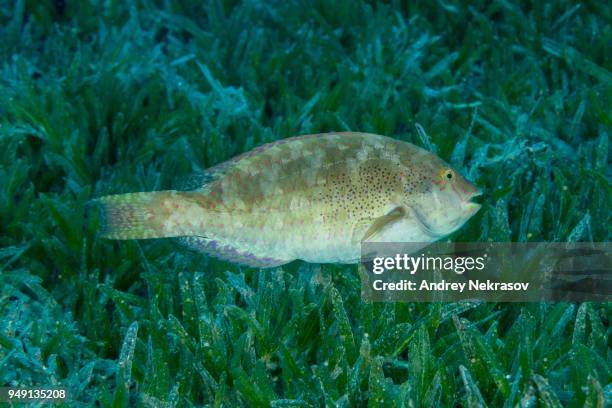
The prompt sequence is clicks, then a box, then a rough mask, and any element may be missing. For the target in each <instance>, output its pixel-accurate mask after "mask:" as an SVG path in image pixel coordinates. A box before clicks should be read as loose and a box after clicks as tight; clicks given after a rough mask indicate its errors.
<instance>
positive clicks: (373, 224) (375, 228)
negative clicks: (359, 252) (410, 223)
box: [353, 207, 406, 242]
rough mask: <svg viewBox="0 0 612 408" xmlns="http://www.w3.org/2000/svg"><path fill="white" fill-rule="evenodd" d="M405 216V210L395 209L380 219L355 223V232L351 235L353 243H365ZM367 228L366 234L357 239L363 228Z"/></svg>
mask: <svg viewBox="0 0 612 408" xmlns="http://www.w3.org/2000/svg"><path fill="white" fill-rule="evenodd" d="M405 215H406V210H404V208H402V207H395V208H394V209H393V210H391V211H389V212H388V213H387V214H385V215H383V216H382V217H378V218H376V219H374V220H372V219H363V220H361V221H360V222H358V223H357V226H356V227H355V230H354V231H355V232H354V233H353V241H358V242H365V241H367V240H368V239H369V238H371V237H373V236H374V235H376V234H378V233H379V232H381V231H382V230H384V229H385V228H386V227H387V226H388V225H391V224H393V223H394V222H396V221H399V220H400V219H402V218H403V217H404V216H405ZM366 223H367V225H368V226H369V227H368V228H367V230H366V232H365V233H364V234H363V236H361V238H359V235H360V232H361V231H363V230H364V229H365V226H366Z"/></svg>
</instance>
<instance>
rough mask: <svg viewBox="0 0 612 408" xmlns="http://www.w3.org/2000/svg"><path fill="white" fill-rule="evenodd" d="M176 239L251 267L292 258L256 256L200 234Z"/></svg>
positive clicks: (202, 250) (260, 266) (282, 262)
mask: <svg viewBox="0 0 612 408" xmlns="http://www.w3.org/2000/svg"><path fill="white" fill-rule="evenodd" d="M177 241H178V242H179V243H180V244H181V245H183V246H186V247H187V248H190V249H193V250H196V251H198V252H203V253H205V254H207V255H210V256H214V257H215V258H219V259H223V260H225V261H230V262H234V263H238V264H242V265H246V266H251V267H253V268H272V267H275V266H279V265H283V264H286V263H288V262H291V261H292V259H289V260H282V259H274V258H263V257H258V256H256V255H254V254H251V253H249V252H245V251H241V250H240V249H237V248H235V247H234V246H232V245H228V244H225V243H222V242H220V241H217V240H214V239H210V238H206V237H201V236H188V237H180V238H177Z"/></svg>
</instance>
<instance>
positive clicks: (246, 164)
mask: <svg viewBox="0 0 612 408" xmlns="http://www.w3.org/2000/svg"><path fill="white" fill-rule="evenodd" d="M481 194H482V192H481V190H480V189H478V188H477V187H476V186H474V185H473V184H472V183H471V182H469V181H468V180H466V179H465V178H464V177H463V176H462V175H461V174H459V172H457V171H456V170H455V169H453V168H452V167H451V166H449V165H448V164H447V163H445V162H444V161H443V160H442V159H440V158H439V157H438V156H436V155H435V154H433V153H431V152H429V151H427V150H425V149H422V148H420V147H418V146H415V145H413V144H411V143H408V142H404V141H400V140H396V139H393V138H390V137H386V136H381V135H376V134H371V133H358V132H338V133H323V134H314V135H303V136H296V137H291V138H286V139H281V140H278V141H276V142H272V143H269V144H265V145H263V146H260V147H257V148H255V149H253V150H251V151H249V152H246V153H243V154H241V155H239V156H237V157H235V158H232V159H230V160H228V161H226V162H223V163H221V164H218V165H216V166H214V167H211V168H209V169H207V170H205V171H202V172H198V173H195V174H194V175H192V176H190V177H189V178H188V181H187V182H184V183H183V185H182V186H181V188H177V189H175V190H166V191H153V192H137V193H128V194H116V195H108V196H103V197H100V198H97V199H95V200H94V201H93V203H94V204H95V205H96V206H97V207H98V208H99V209H100V211H101V217H100V219H101V232H100V235H101V236H102V237H103V238H108V239H114V240H129V239H151V238H175V239H177V240H178V241H179V242H180V243H181V244H182V245H184V246H186V247H188V248H191V249H194V250H197V251H200V252H203V253H205V254H208V255H210V256H213V257H217V258H220V259H223V260H227V261H230V262H234V263H238V264H243V265H246V266H250V267H256V268H269V267H276V266H280V265H283V264H286V263H289V262H292V261H294V260H298V259H299V260H303V261H306V262H310V263H338V264H352V263H357V262H359V260H360V253H361V245H362V243H364V242H418V243H431V242H434V241H437V240H440V239H442V238H443V237H445V236H448V235H449V234H451V233H453V232H454V231H456V230H458V229H459V228H461V226H463V225H464V224H465V223H466V221H467V220H469V219H470V218H471V217H472V216H473V215H474V214H476V212H477V211H478V210H479V209H480V204H478V203H476V202H474V201H472V199H473V198H474V197H477V196H479V195H481Z"/></svg>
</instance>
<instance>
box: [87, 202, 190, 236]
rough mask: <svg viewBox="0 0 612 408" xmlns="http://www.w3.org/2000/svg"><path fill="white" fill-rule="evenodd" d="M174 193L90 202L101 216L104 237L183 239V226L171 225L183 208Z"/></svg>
mask: <svg viewBox="0 0 612 408" xmlns="http://www.w3.org/2000/svg"><path fill="white" fill-rule="evenodd" d="M180 200H181V196H180V195H178V194H177V192H175V191H155V192H148V193H129V194H117V195H109V196H104V197H100V198H97V199H95V200H92V201H91V202H90V205H91V206H92V207H96V208H98V209H99V211H100V215H101V236H102V237H103V238H108V239H146V238H164V237H176V236H181V235H183V234H182V231H180V228H179V227H180V226H178V225H176V224H175V223H173V222H169V218H170V217H171V215H172V209H173V208H176V207H177V206H178V205H180Z"/></svg>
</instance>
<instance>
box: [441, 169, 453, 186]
mask: <svg viewBox="0 0 612 408" xmlns="http://www.w3.org/2000/svg"><path fill="white" fill-rule="evenodd" d="M440 175H441V176H442V179H443V180H445V181H447V182H450V183H452V182H454V181H455V172H454V171H453V170H451V169H444V170H442V171H441V173H440Z"/></svg>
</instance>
